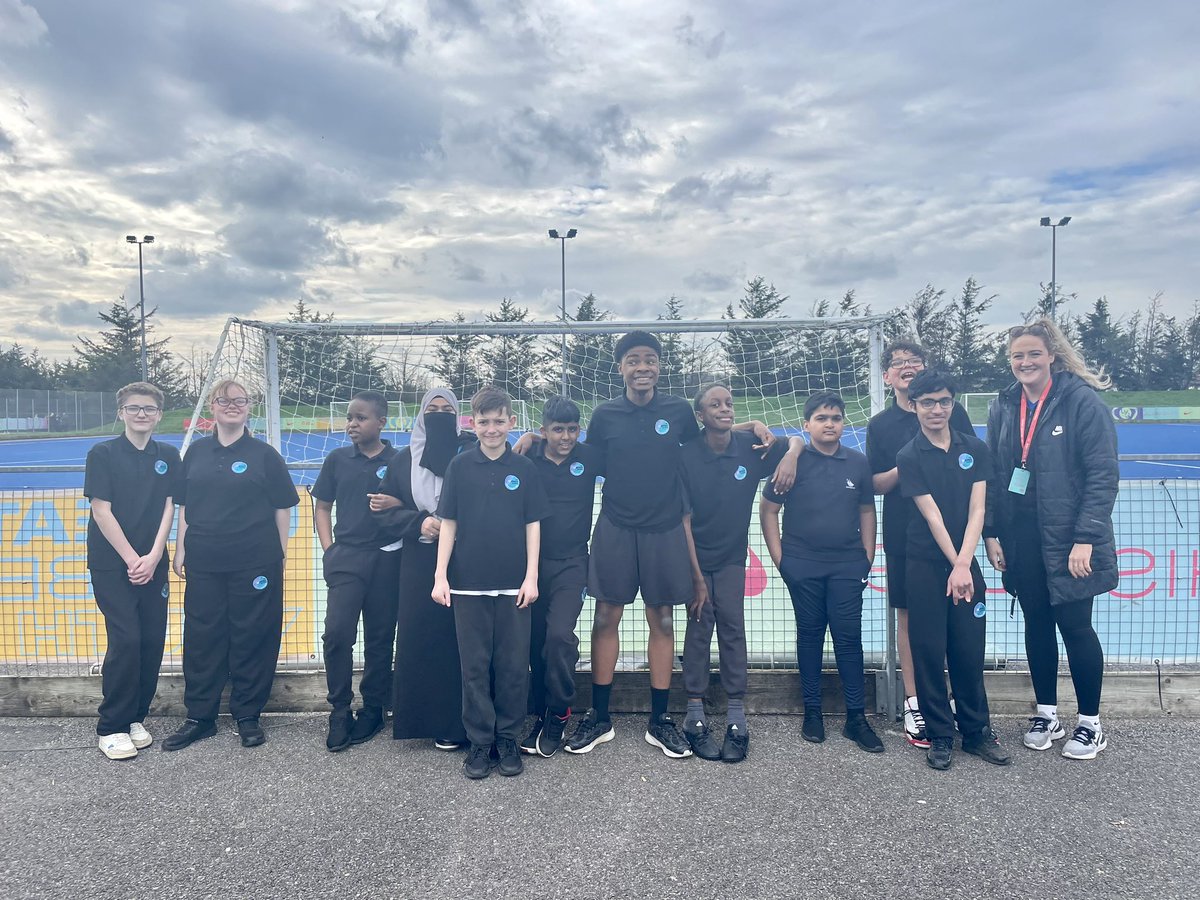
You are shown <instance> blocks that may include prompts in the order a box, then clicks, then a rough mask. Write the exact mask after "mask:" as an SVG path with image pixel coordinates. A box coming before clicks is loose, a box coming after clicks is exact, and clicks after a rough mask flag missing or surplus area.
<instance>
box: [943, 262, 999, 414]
mask: <svg viewBox="0 0 1200 900" xmlns="http://www.w3.org/2000/svg"><path fill="white" fill-rule="evenodd" d="M995 299H996V296H995V295H994V294H993V295H991V296H989V297H983V296H982V288H981V287H980V285H979V283H978V282H977V281H976V280H975V278H974V276H971V277H969V278H967V280H966V283H965V284H964V285H963V289H962V293H961V294H959V295H958V296H957V297H955V298H954V300H953V301H952V302H951V304H950V331H949V335H948V337H949V352H948V353H947V356H949V357H950V363H951V365H952V366H953V371H954V372H955V373H956V374H957V378H958V387H959V390H960V391H963V392H968V391H990V390H992V389H993V387H994V386H995V383H996V374H997V373H996V371H995V369H994V368H993V364H992V361H991V360H990V359H988V353H987V344H988V340H987V335H986V334H985V332H984V330H983V314H984V313H985V312H987V310H988V308H989V307H990V306H991V305H992V303H993V302H994V301H995Z"/></svg>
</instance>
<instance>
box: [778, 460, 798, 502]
mask: <svg viewBox="0 0 1200 900" xmlns="http://www.w3.org/2000/svg"><path fill="white" fill-rule="evenodd" d="M797 459H799V456H798V455H794V454H792V453H787V454H785V455H784V457H783V459H781V460H780V461H779V465H778V466H776V467H775V474H774V475H772V476H771V487H772V488H774V490H775V493H777V494H779V495H781V496H782V495H783V494H786V493H787V492H788V491H790V490H791V489H792V485H794V484H795V483H796V460H797Z"/></svg>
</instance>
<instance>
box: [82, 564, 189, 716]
mask: <svg viewBox="0 0 1200 900" xmlns="http://www.w3.org/2000/svg"><path fill="white" fill-rule="evenodd" d="M169 569H170V567H169V566H168V565H167V560H166V555H165V554H164V556H163V560H162V562H161V563H159V566H158V568H157V569H156V570H155V571H154V577H153V578H151V579H150V581H149V582H147V583H146V584H142V585H135V584H130V583H129V576H128V575H127V574H126V573H125V572H124V571H121V570H113V571H108V570H103V571H101V570H94V571H92V573H91V576H92V593H93V594H95V596H96V605H97V606H98V607H100V612H101V613H102V614H103V615H104V630H105V632H106V633H107V635H108V650H107V651H105V653H104V667H103V669H101V689H102V691H103V694H104V699H103V700H102V701H101V703H100V710H99V712H100V721H99V722H98V723H97V725H96V734H99V735H105V734H121V733H124V732H127V731H129V726H130V724H132V723H133V722H141V721H142V720H143V719H145V718H146V714H147V713H148V712H149V711H150V702H151V701H152V700H153V699H154V691H155V688H157V687H158V670H159V667H160V666H161V665H162V657H163V644H164V643H166V639H167V604H168V598H169V596H170V595H169V593H168V588H167V572H168V571H169Z"/></svg>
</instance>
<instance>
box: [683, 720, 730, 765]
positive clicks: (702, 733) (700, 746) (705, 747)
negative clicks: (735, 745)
mask: <svg viewBox="0 0 1200 900" xmlns="http://www.w3.org/2000/svg"><path fill="white" fill-rule="evenodd" d="M683 736H684V737H685V738H687V742H688V744H689V745H690V746H691V748H692V750H693V752H694V753H695V754H696V755H697V756H698V757H700V758H701V759H720V758H721V748H720V747H718V746H717V742H716V741H715V740H714V739H713V736H712V732H711V731H710V730H709V728H708V723H707V722H688V723H687V724H686V725H684V726H683Z"/></svg>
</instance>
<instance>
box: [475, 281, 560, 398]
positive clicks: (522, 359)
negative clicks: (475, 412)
mask: <svg viewBox="0 0 1200 900" xmlns="http://www.w3.org/2000/svg"><path fill="white" fill-rule="evenodd" d="M528 317H529V309H528V308H527V307H520V306H517V304H516V303H514V302H513V301H512V300H510V299H509V298H508V297H505V298H503V299H502V300H501V301H500V309H499V310H498V311H497V312H494V313H488V314H487V320H488V321H489V322H524V321H526V320H527V319H528ZM546 359H547V354H546V352H545V351H543V350H542V349H541V348H539V347H538V341H537V336H536V335H532V334H521V335H517V334H508V333H504V334H493V335H491V336H489V337H488V338H487V340H486V341H485V342H484V344H483V347H482V349H481V350H480V353H479V360H480V362H481V364H482V365H481V368H482V370H483V373H484V374H485V375H487V376H488V377H489V378H491V381H492V384H494V385H496V387H499V388H503V389H504V390H506V391H508V393H509V394H511V395H512V398H513V399H514V400H528V399H529V398H530V397H531V396H532V392H531V388H532V387H533V386H534V382H535V381H536V379H537V376H538V374H539V369H540V367H541V364H542V363H543V362H544V361H546Z"/></svg>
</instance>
